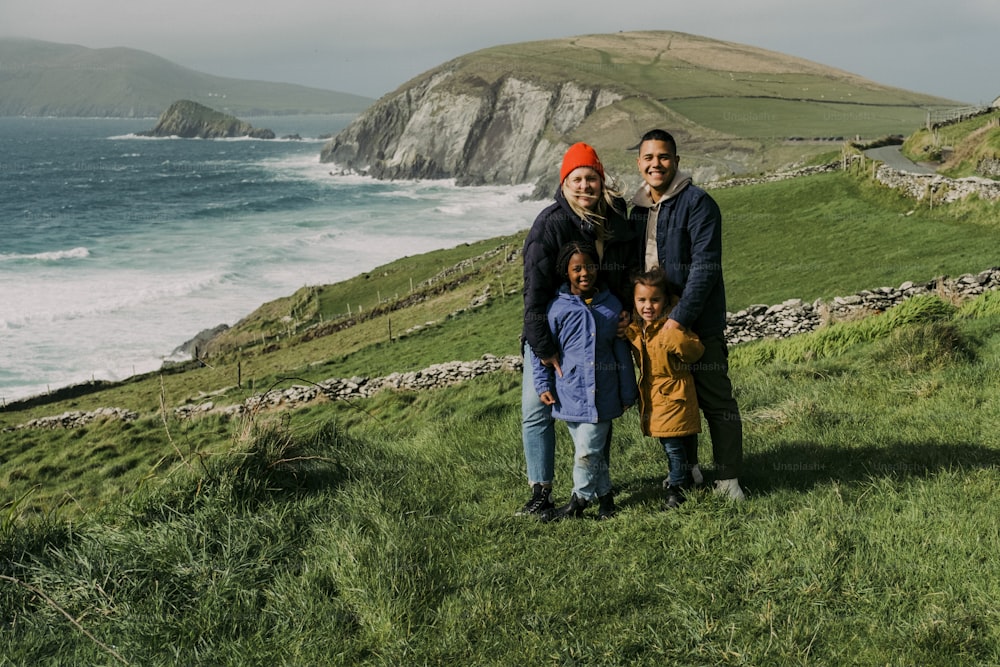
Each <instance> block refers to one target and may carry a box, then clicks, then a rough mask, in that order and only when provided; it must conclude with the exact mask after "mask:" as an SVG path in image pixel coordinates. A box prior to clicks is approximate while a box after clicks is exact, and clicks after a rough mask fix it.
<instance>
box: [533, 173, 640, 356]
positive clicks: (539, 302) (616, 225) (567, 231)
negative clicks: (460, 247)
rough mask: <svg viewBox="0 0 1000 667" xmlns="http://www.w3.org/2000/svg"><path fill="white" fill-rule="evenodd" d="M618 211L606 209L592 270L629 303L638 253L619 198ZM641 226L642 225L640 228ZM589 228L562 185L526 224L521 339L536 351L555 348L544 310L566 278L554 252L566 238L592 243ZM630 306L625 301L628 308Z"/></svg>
mask: <svg viewBox="0 0 1000 667" xmlns="http://www.w3.org/2000/svg"><path fill="white" fill-rule="evenodd" d="M616 208H617V209H618V210H614V211H610V212H609V214H608V217H607V221H606V226H607V228H608V231H609V233H610V238H608V239H607V240H606V241H605V244H604V256H603V257H602V258H601V266H600V269H599V271H598V276H597V279H598V283H599V284H601V285H603V286H605V287H607V288H608V289H609V290H611V293H612V294H614V295H615V297H616V298H617V299H618V300H619V301H621V302H622V303H627V304H631V303H632V290H631V285H630V283H629V275H630V273H631V272H632V271H633V270H635V269H637V268H638V267H639V266H641V260H640V259H639V255H638V250H637V246H638V241H639V239H638V235H637V234H638V231H637V230H636V228H635V227H633V226H632V225H631V224H630V223H629V221H628V220H627V219H626V217H625V202H624V200H620V201H619V202H617V203H616ZM641 229H645V226H643V227H641ZM595 238H596V235H595V234H594V230H593V227H592V226H591V225H589V224H588V223H586V222H584V221H582V220H580V218H579V217H578V216H577V215H576V214H575V213H574V212H573V209H571V208H570V207H569V203H567V201H566V198H565V197H564V196H563V194H562V190H557V191H556V195H555V201H554V202H553V203H552V204H550V205H549V206H547V207H546V208H545V209H544V210H543V211H542V212H541V213H539V214H538V217H537V218H535V222H534V223H533V224H532V225H531V229H530V230H529V231H528V236H527V238H525V240H524V249H523V252H522V259H523V260H524V286H523V295H524V325H523V327H522V329H521V338H522V340H526V341H527V342H528V345H529V346H531V349H532V351H533V352H534V353H535V355H536V356H538V357H541V358H543V359H546V358H548V357H551V356H552V355H554V354H555V353H556V344H555V342H554V341H553V340H552V334H551V332H550V331H549V326H548V322H547V321H546V317H545V312H546V309H547V308H548V306H549V303H550V302H551V301H552V299H554V298H555V296H556V294H557V293H558V291H559V286H560V285H562V284H563V283H564V282H566V276H560V275H559V274H558V271H557V270H556V257H557V255H558V254H559V250H560V249H561V248H562V247H563V246H564V245H565V244H567V243H570V242H573V241H583V242H587V243H590V244H594V241H595ZM629 310H631V306H630V307H629Z"/></svg>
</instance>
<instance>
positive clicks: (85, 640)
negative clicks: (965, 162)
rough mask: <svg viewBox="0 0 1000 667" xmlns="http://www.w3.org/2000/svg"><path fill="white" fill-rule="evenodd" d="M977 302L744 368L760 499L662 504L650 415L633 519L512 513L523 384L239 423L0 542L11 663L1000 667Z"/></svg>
mask: <svg viewBox="0 0 1000 667" xmlns="http://www.w3.org/2000/svg"><path fill="white" fill-rule="evenodd" d="M980 299H982V300H983V302H984V303H987V302H988V303H992V302H993V301H994V300H995V299H994V297H993V296H984V297H980ZM977 301H978V300H977ZM941 303H942V304H943V302H941ZM975 303H976V302H970V303H968V304H966V305H964V306H963V307H962V308H961V310H958V311H956V310H955V309H954V308H953V307H952V306H950V305H947V304H943V305H940V306H939V305H931V301H930V298H928V299H925V300H911V301H909V302H907V303H906V304H904V306H905V307H904V306H900V307H898V310H899V312H898V313H895V314H894V313H893V312H892V311H888V312H887V313H885V314H884V315H883V316H881V322H882V323H881V324H880V325H879V326H878V327H875V326H874V325H873V324H869V323H868V322H869V321H868V320H862V321H857V322H851V323H845V324H843V325H837V326H842V327H843V328H844V329H845V330H853V331H854V332H855V335H854V336H845V338H855V337H856V340H854V342H853V343H852V344H850V345H843V346H840V347H835V348H829V349H826V351H825V352H824V353H823V354H822V355H815V356H811V357H808V358H805V357H803V355H802V353H801V349H802V348H801V345H802V344H800V343H798V342H797V341H796V340H794V339H793V340H788V341H783V342H776V343H774V346H775V347H776V348H781V347H782V346H788V347H789V348H790V349H797V350H798V351H796V352H795V353H788V352H781V351H776V352H775V354H773V355H771V356H770V357H768V358H756V357H754V358H751V356H748V355H744V354H743V353H742V352H741V350H743V349H750V347H751V346H747V347H746V348H743V347H738V348H735V349H734V350H733V373H732V374H733V378H734V382H735V385H736V388H737V391H738V398H739V400H740V403H741V406H742V408H743V412H744V423H745V441H746V471H745V473H744V476H743V477H742V481H743V483H744V485H745V486H746V488H747V489H748V491H749V493H750V495H751V499H750V501H749V502H747V503H744V504H732V503H730V502H728V501H725V500H722V499H720V498H716V497H715V496H713V495H711V494H710V493H708V492H692V493H691V494H690V499H689V501H688V502H687V503H686V504H685V505H684V506H683V507H682V508H681V509H679V510H676V511H672V512H663V511H660V510H659V495H660V493H661V490H660V481H661V480H662V478H663V477H664V476H665V474H666V462H665V460H664V457H663V454H662V451H661V450H660V448H659V447H658V446H657V445H656V443H655V442H654V441H653V440H651V439H648V438H644V437H643V436H642V435H641V432H640V429H639V425H638V422H637V419H636V416H635V414H634V413H629V414H628V415H627V416H626V417H624V418H623V419H621V420H619V422H618V424H617V425H616V435H615V438H616V441H615V447H614V452H613V455H612V478H613V480H614V483H615V487H616V489H617V490H618V491H617V495H618V501H619V505H620V506H621V512H620V514H619V516H618V517H616V518H615V519H614V520H612V521H607V522H598V521H594V520H581V521H566V522H562V523H559V524H555V525H553V524H548V525H546V524H541V523H539V522H536V521H532V520H525V519H523V518H518V517H514V516H512V514H513V510H514V509H515V508H516V507H517V506H519V505H520V503H521V502H523V500H524V498H525V497H526V494H527V486H526V484H525V481H524V477H523V460H522V454H521V452H520V444H519V441H520V439H519V432H520V416H519V410H518V400H517V399H518V396H519V392H520V381H519V380H520V379H519V377H518V376H517V375H516V374H510V373H498V374H495V375H492V376H487V377H483V378H480V379H478V380H475V381H472V382H469V383H466V384H464V385H462V386H456V387H451V388H446V389H442V390H436V391H432V392H423V393H419V394H417V393H409V392H402V393H383V394H379V395H378V396H376V397H374V398H372V399H368V400H366V401H360V402H354V403H352V404H348V403H342V402H341V403H327V404H317V405H314V406H311V407H309V408H308V409H304V410H299V411H296V412H292V413H278V414H272V415H268V414H264V413H261V414H257V415H254V416H253V417H252V418H251V419H248V420H244V421H238V422H234V423H233V424H232V425H231V426H232V427H231V429H230V439H229V444H228V446H227V447H225V448H222V449H221V450H218V451H214V452H213V453H211V454H209V453H208V452H203V453H202V454H201V455H199V456H191V457H190V463H191V465H184V464H181V463H180V462H177V463H176V464H175V465H174V466H173V468H171V470H169V471H168V470H163V471H161V473H160V474H158V475H157V476H156V477H155V478H153V479H149V480H148V481H147V482H146V483H145V484H144V485H143V487H142V488H141V489H140V490H139V491H137V492H136V493H134V494H131V495H128V496H126V497H124V498H123V499H122V501H121V502H119V503H114V504H108V505H107V506H106V507H105V509H103V510H100V511H94V512H92V513H91V514H89V515H87V516H86V517H83V518H82V519H80V520H77V521H73V522H67V521H62V520H59V518H58V517H57V516H44V515H40V516H37V517H36V518H34V519H31V520H26V521H22V522H20V523H19V524H18V527H17V530H10V529H6V530H5V531H4V532H3V533H2V534H0V564H2V565H0V577H2V579H0V619H2V622H3V623H4V626H5V627H4V632H3V633H2V634H0V656H2V657H0V664H12V665H14V664H116V663H117V662H119V661H118V659H117V658H116V657H115V655H117V656H120V657H121V658H122V661H124V662H128V663H129V664H143V665H160V664H162V665H167V664H191V665H267V664H287V665H312V664H345V665H346V664H372V665H389V664H453V663H459V662H460V663H463V664H496V665H501V664H504V665H506V664H515V663H517V664H520V663H531V662H537V663H542V664H588V665H590V664H596V665H636V664H638V665H662V664H691V665H724V664H744V665H745V664H754V665H758V664H759V665H769V664H781V665H785V664H791V665H843V664H859V665H876V664H877V665H912V664H921V665H981V664H994V663H996V662H998V661H1000V633H998V631H997V629H996V628H998V627H1000V625H998V621H1000V618H998V613H997V611H996V608H995V604H994V601H995V599H996V597H997V595H998V593H1000V590H998V589H1000V583H998V582H1000V576H998V575H1000V559H998V557H997V555H996V554H997V553H1000V519H998V518H997V515H996V512H995V511H994V509H995V508H994V505H995V497H996V493H997V491H998V489H1000V474H998V470H997V468H998V464H1000V437H998V433H997V431H996V428H995V426H996V424H997V423H1000V401H998V399H997V396H1000V391H998V390H1000V386H998V385H1000V377H998V374H997V373H996V372H995V370H996V368H997V366H998V361H1000V336H998V335H997V333H996V332H997V331H1000V327H998V324H1000V316H998V315H997V314H996V313H992V311H991V310H990V308H989V307H987V306H982V305H979V306H977V305H974V304H975ZM894 310H895V309H894ZM987 311H989V312H990V313H991V314H987V315H980V314H979V313H981V312H987ZM969 313H975V315H969ZM831 329H833V327H831ZM873 331H874V332H875V333H872V332H873ZM858 332H860V333H858ZM808 347H809V346H808V345H806V348H808ZM943 351H950V352H948V353H947V354H944V353H943ZM914 358H920V359H923V360H924V361H922V362H921V363H913V359H914ZM789 359H794V361H789ZM109 427H110V425H109ZM558 440H559V444H558V451H559V455H558V458H557V461H558V467H557V475H556V495H557V496H558V498H559V499H560V500H564V499H565V498H567V497H568V494H569V490H570V485H571V482H570V478H571V475H570V468H571V465H572V462H571V460H570V458H571V457H569V456H568V455H567V453H568V452H569V451H571V449H572V448H571V443H570V442H569V439H568V436H567V434H566V432H565V430H564V429H562V428H560V429H559V430H558ZM702 459H703V463H704V464H705V467H706V469H708V470H709V471H711V454H710V447H709V446H708V439H707V437H704V436H703V438H702ZM7 525H10V522H9V521H8V522H7ZM14 582H17V583H14ZM40 593H43V594H44V596H45V597H42V596H41V595H40ZM63 612H65V614H64V613H63ZM67 615H68V617H71V618H72V619H74V620H75V621H76V623H75V624H74V623H73V622H70V620H68V617H67ZM84 631H86V632H84ZM112 651H113V652H114V653H112Z"/></svg>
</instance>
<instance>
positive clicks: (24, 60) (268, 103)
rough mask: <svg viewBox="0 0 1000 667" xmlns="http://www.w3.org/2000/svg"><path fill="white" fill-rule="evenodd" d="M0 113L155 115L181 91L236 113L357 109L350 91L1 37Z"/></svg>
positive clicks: (124, 52)
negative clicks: (0, 91) (251, 78)
mask: <svg viewBox="0 0 1000 667" xmlns="http://www.w3.org/2000/svg"><path fill="white" fill-rule="evenodd" d="M0 62H2V63H3V64H4V66H3V67H0V88H2V89H3V96H2V97H0V116H76V117H126V118H144V117H156V116H159V115H160V113H161V112H162V111H163V110H164V109H166V108H167V107H168V106H169V105H170V104H171V103H173V102H174V101H175V100H178V99H190V100H193V101H195V102H198V103H200V104H204V105H205V106H208V107H211V108H213V109H218V110H220V111H224V112H225V113H228V114H231V115H235V116H254V115H268V116H274V115H283V114H331V113H357V112H360V111H362V110H363V109H365V108H366V107H367V106H368V105H369V104H371V102H372V101H373V100H371V99H369V98H366V97H361V96H358V95H351V94H349V93H342V92H335V91H329V90H320V89H316V88H309V87H306V86H297V85H292V84H284V83H269V82H264V81H248V80H242V79H229V78H224V77H217V76H211V75H208V74H203V73H201V72H196V71H194V70H190V69H187V68H184V67H181V66H179V65H176V64H174V63H172V62H170V61H168V60H165V59H163V58H160V57H159V56H155V55H153V54H151V53H147V52H145V51H138V50H135V49H126V48H111V49H88V48H85V47H82V46H76V45H72V44H55V43H52V42H42V41H37V40H25V39H9V38H8V39H0Z"/></svg>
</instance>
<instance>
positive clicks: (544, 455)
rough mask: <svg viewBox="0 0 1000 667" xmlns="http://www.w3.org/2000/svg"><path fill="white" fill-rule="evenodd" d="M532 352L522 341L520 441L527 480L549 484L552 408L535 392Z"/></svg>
mask: <svg viewBox="0 0 1000 667" xmlns="http://www.w3.org/2000/svg"><path fill="white" fill-rule="evenodd" d="M533 356H534V353H533V352H532V351H531V348H530V347H529V346H528V344H527V343H525V344H524V373H523V375H522V377H521V442H522V443H523V444H524V461H525V463H526V464H527V468H528V484H545V485H550V484H552V478H553V477H554V476H555V467H556V428H555V421H554V420H553V419H552V408H551V407H550V406H548V405H545V404H544V403H542V399H540V398H538V394H537V393H536V392H535V379H534V376H533V375H532V372H531V359H532V357H533Z"/></svg>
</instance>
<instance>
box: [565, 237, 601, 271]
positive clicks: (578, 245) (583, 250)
mask: <svg viewBox="0 0 1000 667" xmlns="http://www.w3.org/2000/svg"><path fill="white" fill-rule="evenodd" d="M577 253H579V254H581V255H586V256H587V257H589V258H590V259H592V260H594V265H595V266H598V255H597V248H595V247H594V246H593V245H592V244H590V243H587V242H586V241H571V242H569V243H567V244H566V245H564V246H563V247H562V248H560V249H559V254H558V255H557V256H556V271H558V272H559V276H560V277H561V278H565V277H566V276H567V274H569V260H571V259H572V258H573V255H576V254H577ZM597 274H598V277H600V267H599V266H598V272H597Z"/></svg>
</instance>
